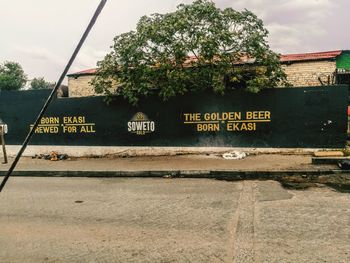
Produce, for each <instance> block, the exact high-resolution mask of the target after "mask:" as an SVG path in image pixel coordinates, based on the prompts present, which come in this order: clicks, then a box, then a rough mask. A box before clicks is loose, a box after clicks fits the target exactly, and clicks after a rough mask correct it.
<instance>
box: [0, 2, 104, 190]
mask: <svg viewBox="0 0 350 263" xmlns="http://www.w3.org/2000/svg"><path fill="white" fill-rule="evenodd" d="M106 2H107V0H101V2H100V4H99V5H98V7H97V9H96V11H95V14H94V16H93V17H92V19H91V21H90V23H89V25H88V27H87V28H86V30H85V32H84V34H83V36H82V37H81V39H80V41H79V43H78V46H77V47H76V48H75V50H74V52H73V54H72V56H71V58H70V59H69V61H68V64H67V66H66V67H65V69H64V71H63V72H62V75H61V77H60V78H59V80H58V81H57V84H56V85H55V87H54V89H53V90H52V92H51V93H50V96H49V97H48V98H47V100H46V102H45V104H44V106H43V107H42V109H41V111H40V113H39V115H38V117H37V119H36V121H35V123H34V125H33V127H32V129H31V130H30V131H29V133H28V135H27V137H26V138H25V140H24V142H23V144H22V146H21V149H20V150H19V152H18V153H17V156H16V158H15V159H14V161H13V163H12V165H11V167H10V169H9V170H8V171H7V173H6V175H5V177H4V179H3V180H2V182H1V185H0V192H1V191H2V190H3V188H4V187H5V185H6V182H7V181H8V179H9V177H10V176H11V174H12V172H13V170H14V169H15V168H16V165H17V163H18V161H19V160H20V158H21V156H22V154H23V152H24V150H25V149H26V148H27V145H28V143H29V141H30V139H31V138H32V136H33V134H34V132H35V129H36V128H37V127H38V125H39V122H40V120H41V118H42V117H43V116H44V114H45V112H46V110H47V108H48V107H49V105H50V103H51V101H52V99H53V97H54V95H55V93H56V92H57V90H58V88H59V87H60V86H61V84H62V81H63V80H64V78H65V76H66V75H67V73H68V70H69V69H70V67H71V65H72V64H73V62H74V60H75V58H76V56H77V54H78V53H79V51H80V48H81V47H82V45H83V43H84V42H85V40H86V38H87V36H88V35H89V33H90V31H91V29H92V28H93V26H94V24H95V22H96V20H97V18H98V16H99V15H100V13H101V11H102V9H103V8H104V6H105V5H106Z"/></svg>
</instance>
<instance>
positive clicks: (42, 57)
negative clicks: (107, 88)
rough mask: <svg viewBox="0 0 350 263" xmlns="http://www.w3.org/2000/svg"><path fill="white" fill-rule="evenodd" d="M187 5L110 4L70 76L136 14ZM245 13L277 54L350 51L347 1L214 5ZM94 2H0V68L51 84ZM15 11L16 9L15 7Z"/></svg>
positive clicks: (151, 0)
mask: <svg viewBox="0 0 350 263" xmlns="http://www.w3.org/2000/svg"><path fill="white" fill-rule="evenodd" d="M191 2H193V1H192V0H166V1H164V0H142V1H117V0H110V1H108V2H107V5H106V7H105V9H104V10H103V12H102V13H101V15H100V17H99V19H98V21H97V23H96V25H95V27H94V29H93V30H92V31H91V34H90V36H89V38H88V39H87V41H86V43H85V45H84V46H83V48H82V50H81V52H80V54H79V55H78V57H77V60H76V62H75V63H74V65H73V67H72V69H71V72H73V71H80V70H84V69H86V68H91V67H95V66H96V62H97V61H98V60H101V59H102V58H103V56H104V55H105V53H106V52H109V50H110V49H109V47H110V45H111V44H112V42H113V37H114V36H116V35H118V34H121V33H123V32H127V31H129V30H131V29H133V28H135V26H136V23H137V21H138V20H139V18H140V17H141V16H142V15H145V14H146V15H149V14H151V13H166V12H171V11H174V10H175V8H176V6H177V5H178V4H180V3H187V4H188V3H191ZM214 2H215V3H216V4H217V6H218V7H220V8H225V7H232V8H234V9H236V10H242V9H244V8H247V9H248V10H251V11H253V12H254V13H256V14H257V15H258V16H259V17H260V18H262V19H263V21H264V23H265V25H266V27H267V28H268V29H269V31H270V37H269V42H270V44H271V47H272V48H273V49H276V51H278V52H282V53H295V52H304V51H320V50H327V49H328V50H331V49H341V48H342V49H350V44H349V43H350V35H349V34H346V32H348V29H347V24H348V10H349V9H350V1H347V0H214ZM98 3H99V0H74V1H72V0H60V1H47V0H25V1H23V0H11V1H10V0H8V1H6V0H0V32H1V34H2V35H1V41H0V63H1V62H2V61H4V60H11V61H18V62H19V63H21V64H22V66H23V68H24V70H25V72H26V73H27V74H28V75H29V76H30V77H39V76H44V77H45V78H46V79H48V80H50V81H56V80H57V78H58V77H59V74H61V72H62V70H63V67H64V66H65V64H66V63H67V60H68V58H69V57H70V56H71V53H72V52H73V49H74V47H75V45H76V44H77V42H78V40H79V37H80V36H81V34H82V32H83V30H84V29H85V27H86V25H87V23H88V21H89V19H90V18H91V15H92V13H93V12H94V10H95V8H96V6H97V4H98ZM19 6H21V8H18V7H19Z"/></svg>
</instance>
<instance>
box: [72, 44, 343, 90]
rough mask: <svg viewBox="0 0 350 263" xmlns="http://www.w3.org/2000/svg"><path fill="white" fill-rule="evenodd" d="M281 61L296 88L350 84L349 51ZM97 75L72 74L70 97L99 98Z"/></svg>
mask: <svg viewBox="0 0 350 263" xmlns="http://www.w3.org/2000/svg"><path fill="white" fill-rule="evenodd" d="M280 61H281V64H282V67H283V68H284V70H285V72H286V74H287V78H288V81H289V82H290V83H291V84H292V85H293V86H294V87H303V86H321V85H326V84H334V83H337V84H350V50H336V51H326V52H316V53H303V54H288V55H281V57H280ZM95 74H96V69H88V70H84V71H80V72H76V73H73V74H69V75H68V90H69V96H70V97H82V96H96V95H97V94H96V93H95V91H94V88H93V87H92V85H91V84H90V82H91V80H92V78H93V77H94V75H95Z"/></svg>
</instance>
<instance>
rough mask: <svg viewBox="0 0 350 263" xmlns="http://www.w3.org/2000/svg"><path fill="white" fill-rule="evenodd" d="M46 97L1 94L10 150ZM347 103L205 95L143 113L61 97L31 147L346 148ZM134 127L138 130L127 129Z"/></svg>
mask: <svg viewBox="0 0 350 263" xmlns="http://www.w3.org/2000/svg"><path fill="white" fill-rule="evenodd" d="M47 96H48V93H47V92H43V91H31V92H29V91H27V92H1V93H0V117H1V118H2V119H3V120H4V121H5V122H6V123H7V124H8V126H9V133H8V134H7V135H6V140H7V143H8V144H21V143H22V141H23V140H24V138H25V135H26V133H27V132H28V130H29V127H30V124H31V123H33V122H34V120H35V117H36V115H37V114H38V112H39V110H40V108H41V106H42V105H43V103H44V100H45V98H46V97H47ZM347 98H348V87H346V86H337V87H335V86H333V87H326V86H324V87H309V88H284V89H266V90H264V91H262V92H260V93H258V94H252V93H247V92H244V91H240V90H234V91H230V92H227V93H226V94H225V96H219V95H215V94H212V93H210V92H203V93H197V94H189V95H185V96H181V97H177V98H173V99H171V100H169V101H168V102H161V101H159V99H158V98H157V97H150V98H148V99H144V100H141V101H140V104H139V106H138V107H133V106H131V105H129V104H128V103H127V102H125V101H124V100H123V99H121V98H120V99H117V100H116V101H115V102H114V103H112V104H111V105H109V106H107V105H106V104H105V103H104V101H103V97H86V98H62V99H56V100H55V101H54V102H53V104H52V105H51V106H50V108H49V111H48V113H47V115H46V116H47V117H48V118H46V119H45V122H43V124H42V125H41V126H40V127H39V129H38V130H37V133H36V134H35V135H34V138H33V141H32V144H36V145H86V146H89V145H91V146H232V147H305V148H311V147H317V148H338V147H344V146H345V143H346V136H347V135H346V129H347ZM138 112H140V113H142V114H137V113H138ZM253 112H254V114H253ZM146 116H147V119H145V118H146ZM217 116H219V117H220V120H217ZM74 117H76V118H74ZM228 117H230V118H229V119H227V118H228ZM250 117H254V120H252V119H251V118H250ZM72 122H74V123H72ZM135 127H139V128H141V129H140V130H139V131H138V132H137V131H128V128H135ZM208 127H209V128H211V131H202V130H203V128H208Z"/></svg>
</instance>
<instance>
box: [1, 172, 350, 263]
mask: <svg viewBox="0 0 350 263" xmlns="http://www.w3.org/2000/svg"><path fill="white" fill-rule="evenodd" d="M0 262H1V263H6V262H9V263H13V262H21V263H22V262H29V263H31V262H33V263H34V262H35V263H37V262H269V263H270V262H308V263H310V262H332V263H334V262H350V195H349V194H346V193H339V192H336V191H334V190H332V189H330V188H326V187H322V188H312V189H309V190H303V191H291V190H285V189H284V188H282V187H281V186H280V185H279V183H277V182H273V181H240V182H225V181H216V180H207V179H137V178H134V179H131V178H130V179H121V178H119V179H118V178H115V179H113V178H110V179H91V178H90V179H89V178H11V179H10V181H9V184H8V185H7V188H6V189H5V190H4V192H2V193H1V194H0Z"/></svg>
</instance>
